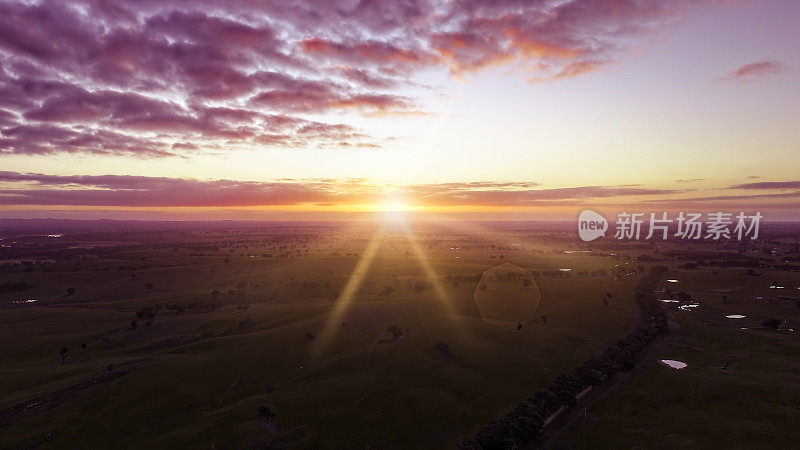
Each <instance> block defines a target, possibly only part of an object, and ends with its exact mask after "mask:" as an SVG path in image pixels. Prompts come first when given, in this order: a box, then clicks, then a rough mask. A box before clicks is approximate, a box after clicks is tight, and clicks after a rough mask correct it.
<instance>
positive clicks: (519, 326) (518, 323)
mask: <svg viewBox="0 0 800 450" xmlns="http://www.w3.org/2000/svg"><path fill="white" fill-rule="evenodd" d="M517 331H522V322H517Z"/></svg>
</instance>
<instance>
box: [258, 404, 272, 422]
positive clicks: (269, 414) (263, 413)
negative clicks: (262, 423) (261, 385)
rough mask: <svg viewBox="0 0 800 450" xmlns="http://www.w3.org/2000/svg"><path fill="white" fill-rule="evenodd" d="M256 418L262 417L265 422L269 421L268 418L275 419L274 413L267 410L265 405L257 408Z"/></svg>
mask: <svg viewBox="0 0 800 450" xmlns="http://www.w3.org/2000/svg"><path fill="white" fill-rule="evenodd" d="M258 417H263V418H264V419H266V420H269V419H270V417H275V412H273V411H272V410H271V409H269V407H268V406H266V405H261V406H259V407H258Z"/></svg>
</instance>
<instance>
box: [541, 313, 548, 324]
mask: <svg viewBox="0 0 800 450" xmlns="http://www.w3.org/2000/svg"><path fill="white" fill-rule="evenodd" d="M542 323H543V324H545V325H547V316H546V315H544V314H542Z"/></svg>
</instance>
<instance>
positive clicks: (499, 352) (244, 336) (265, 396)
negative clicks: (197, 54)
mask: <svg viewBox="0 0 800 450" xmlns="http://www.w3.org/2000/svg"><path fill="white" fill-rule="evenodd" d="M164 239H165V242H160V243H159V245H150V244H140V245H137V246H136V247H134V248H124V249H120V250H119V251H109V252H106V253H104V254H102V255H101V256H98V257H94V258H86V259H82V260H80V261H79V263H77V264H76V263H75V262H70V263H58V264H53V265H48V266H46V270H45V269H40V268H39V267H34V269H33V270H31V271H10V270H7V271H6V272H4V273H3V274H2V275H1V278H0V282H3V281H18V280H25V281H26V282H27V283H28V284H29V286H30V287H29V288H28V289H27V290H25V291H23V292H19V293H14V294H7V293H4V294H2V297H0V299H2V300H3V301H4V302H5V303H6V304H9V303H10V302H11V301H14V300H19V299H27V298H31V299H37V300H38V301H37V302H36V303H31V304H24V305H21V306H20V305H15V306H14V307H9V308H7V309H2V310H0V324H2V327H0V333H1V335H0V336H1V337H2V339H3V342H5V343H6V345H4V346H3V347H2V349H0V360H2V369H0V398H2V404H0V409H2V410H4V411H5V415H6V418H5V420H6V421H7V422H8V424H7V425H6V426H4V427H3V428H2V430H3V432H2V433H0V446H3V447H11V448H14V447H20V448H27V447H32V446H36V445H40V447H39V448H59V447H63V446H65V445H68V444H67V443H69V446H71V447H86V446H94V447H110V446H121V447H138V448H147V447H150V448H154V447H158V448H166V447H196V448H209V447H213V448H231V447H244V448H250V447H260V446H267V445H271V446H285V447H293V448H320V447H326V448H343V447H357V448H364V447H392V448H420V447H426V448H448V447H451V446H452V445H453V443H454V442H455V441H457V440H458V439H460V438H462V437H465V436H468V437H471V436H473V435H474V434H475V432H476V430H477V429H478V428H479V427H480V426H481V425H483V424H484V423H485V422H487V421H489V420H491V419H493V418H496V417H498V416H502V415H503V414H505V413H506V412H507V411H508V409H510V408H511V407H513V406H514V405H516V404H517V403H518V402H519V401H521V400H523V399H524V398H525V397H526V396H527V395H528V394H529V393H531V392H535V391H537V390H538V389H541V388H543V387H544V386H546V385H547V384H548V383H550V382H551V381H552V380H553V379H554V378H555V377H556V376H557V375H558V374H559V373H561V372H562V371H564V370H568V369H571V368H572V367H573V366H574V365H576V364H579V363H580V362H582V361H584V360H585V359H587V358H589V357H591V356H592V355H593V354H594V352H596V351H598V350H600V349H602V348H605V347H606V346H607V345H610V344H612V343H613V342H615V341H616V340H617V339H619V338H620V337H622V336H624V335H625V334H626V333H627V331H628V330H629V329H630V328H632V327H633V326H634V322H635V317H636V309H635V306H634V302H633V295H632V293H633V285H634V284H635V281H636V279H637V277H636V276H630V277H622V278H621V279H615V278H613V277H611V276H588V275H583V276H579V275H577V272H581V271H594V270H596V269H598V268H606V269H608V268H611V267H613V266H614V265H615V264H621V260H620V259H619V258H612V257H596V256H586V255H580V254H572V255H565V254H563V252H557V251H553V252H542V251H533V250H524V249H509V248H505V247H497V248H492V249H487V248H483V247H480V248H479V246H477V245H475V244H474V243H473V244H472V245H470V242H460V243H458V242H457V241H456V240H455V239H456V238H455V237H451V238H448V240H446V241H443V240H442V239H444V238H430V239H423V240H420V242H421V244H420V247H421V248H422V249H423V251H424V254H425V257H426V259H427V261H428V267H429V268H430V269H432V271H426V270H425V265H424V264H421V263H420V261H419V260H418V259H417V257H416V255H415V253H414V252H413V251H412V250H413V248H411V247H409V245H408V242H407V241H406V240H405V239H404V237H403V236H394V235H387V236H386V237H384V238H383V240H382V241H381V243H380V246H379V247H378V250H377V253H376V255H375V258H374V260H372V262H371V264H370V265H369V268H368V269H367V271H366V274H365V275H364V277H363V279H362V280H361V282H360V283H359V284H358V289H357V290H356V292H355V295H354V297H353V298H352V299H351V301H349V303H348V304H347V305H346V306H345V307H344V308H342V310H343V311H344V312H343V314H342V316H341V317H340V318H339V319H340V320H338V321H337V323H335V324H333V326H332V327H331V329H330V330H329V332H326V330H327V329H326V323H327V321H328V320H329V318H330V317H331V314H332V311H333V310H334V309H335V308H336V307H337V305H336V304H337V302H342V301H343V300H342V299H340V298H338V297H339V295H340V293H341V292H342V291H343V289H344V287H345V285H346V283H347V280H348V279H349V277H350V276H351V273H352V272H353V270H354V268H355V267H356V264H357V263H358V261H359V259H360V258H361V257H362V256H363V253H364V250H365V248H366V247H367V242H368V239H361V238H358V239H356V238H352V237H344V236H340V237H330V238H328V240H326V241H324V242H313V243H311V244H303V243H302V242H300V243H297V242H295V243H288V244H286V247H288V248H287V249H282V248H281V244H269V245H264V244H254V243H253V242H258V240H257V239H256V238H254V237H252V236H239V237H238V239H239V240H238V241H237V242H236V243H230V244H226V245H229V247H230V251H227V250H225V249H223V250H220V251H217V252H202V253H203V254H199V252H198V251H196V250H195V251H190V250H188V249H185V248H183V247H181V248H178V246H177V245H176V246H175V247H176V248H174V249H173V248H172V245H171V244H170V242H171V241H169V239H174V241H175V242H181V239H184V238H181V237H174V238H164ZM213 239H216V238H215V237H213V236H209V237H208V240H209V241H211V240H213ZM442 242H444V243H442ZM303 245H307V247H303ZM226 248H227V247H226ZM300 249H303V250H302V251H300ZM306 249H307V251H306ZM281 252H285V253H287V254H291V256H290V257H287V256H281V257H279V256H278V254H279V253H281ZM456 256H457V257H456ZM505 263H510V264H513V265H515V266H518V267H520V268H524V269H525V270H526V271H530V273H532V274H538V275H537V276H536V278H535V285H534V287H535V288H538V291H539V292H540V294H541V300H540V302H539V303H538V304H537V305H536V308H535V312H534V314H533V315H532V316H531V317H533V320H530V321H524V324H523V327H522V329H521V330H519V331H518V330H517V328H516V322H514V323H510V325H509V326H507V327H506V326H498V325H494V324H492V323H488V322H487V321H484V320H483V318H482V317H481V314H480V311H479V309H478V307H477V304H476V300H475V296H476V290H477V289H478V284H479V281H478V280H479V279H480V277H481V275H482V274H483V273H484V272H486V271H487V270H490V269H492V268H494V267H497V266H498V265H500V264H505ZM559 268H572V269H573V272H572V275H571V276H565V275H560V276H558V277H552V276H551V275H550V274H551V273H552V272H557V269H559ZM453 280H462V281H455V282H454V281H453ZM464 280H466V281H464ZM518 283H519V281H516V282H515V284H514V286H518V287H509V288H508V289H509V291H508V292H517V289H519V292H521V293H525V294H526V291H525V289H524V287H523V286H522V284H518ZM436 286H439V287H440V288H439V289H437V288H436ZM69 287H72V288H74V289H75V294H73V295H65V292H66V289H67V288H69ZM531 289H533V287H532V288H531ZM215 290H216V291H218V292H212V291H215ZM502 292H504V291H503V289H500V290H499V291H498V294H497V295H501V294H502ZM606 292H609V293H611V294H612V301H611V303H610V305H608V306H605V305H604V304H603V303H602V301H601V300H602V298H603V297H604V296H605V293H606ZM506 294H508V293H506ZM526 295H527V294H526ZM442 297H445V299H446V301H445V299H443V298H442ZM337 298H338V300H337ZM159 305H160V310H158V312H157V314H156V315H155V318H154V319H150V318H148V317H139V318H138V319H137V317H136V313H137V311H140V310H141V308H143V307H144V308H146V307H154V308H155V307H156V306H159ZM240 305H249V308H247V309H242V307H241V306H240ZM448 305H449V306H448ZM237 306H239V307H237ZM181 308H183V309H181ZM542 315H546V317H547V323H546V324H544V323H543V322H542V321H541V320H540V319H539V318H540V317H541V316H542ZM132 319H137V325H136V327H135V328H133V327H132V325H131V320H132ZM148 320H151V321H152V323H151V325H150V326H147V325H146V324H145V322H146V321H148ZM393 326H394V327H395V330H397V329H399V330H400V332H399V334H397V335H395V334H393V333H392V332H391V331H390V327H393ZM83 343H85V344H86V345H87V347H86V349H82V348H81V346H80V344H83ZM439 343H443V344H444V345H445V347H442V346H441V345H437V344H439ZM62 347H64V348H67V349H68V352H67V357H66V361H65V363H64V364H62V363H61V360H60V356H59V350H60V349H61V348H62ZM443 349H444V350H443ZM109 365H111V366H112V367H111V368H110V370H109V367H108V366H109ZM91 380H97V382H96V383H89V384H87V383H86V382H87V381H91ZM25 402H27V403H25ZM15 405H16V406H15ZM20 405H22V406H20ZM262 405H264V406H267V407H268V408H270V410H272V411H274V412H275V414H276V415H275V417H272V418H271V419H269V420H266V419H265V418H263V417H259V416H258V409H259V407H260V406H262Z"/></svg>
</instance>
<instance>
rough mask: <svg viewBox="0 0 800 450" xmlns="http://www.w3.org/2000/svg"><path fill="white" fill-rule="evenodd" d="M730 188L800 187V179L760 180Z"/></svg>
mask: <svg viewBox="0 0 800 450" xmlns="http://www.w3.org/2000/svg"><path fill="white" fill-rule="evenodd" d="M728 189H800V181H760V182H757V183H744V184H737V185H735V186H731V187H729V188H728Z"/></svg>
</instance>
